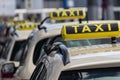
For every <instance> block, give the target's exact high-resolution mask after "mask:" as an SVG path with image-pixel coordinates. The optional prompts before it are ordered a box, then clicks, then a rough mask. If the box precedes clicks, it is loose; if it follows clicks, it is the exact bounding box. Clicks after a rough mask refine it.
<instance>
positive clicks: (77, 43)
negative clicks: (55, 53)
mask: <svg viewBox="0 0 120 80" xmlns="http://www.w3.org/2000/svg"><path fill="white" fill-rule="evenodd" d="M53 42H62V43H64V44H65V45H66V46H67V47H68V48H70V47H79V46H91V45H100V44H111V38H101V39H84V40H67V41H64V40H63V39H62V38H61V37H56V38H54V40H53Z"/></svg>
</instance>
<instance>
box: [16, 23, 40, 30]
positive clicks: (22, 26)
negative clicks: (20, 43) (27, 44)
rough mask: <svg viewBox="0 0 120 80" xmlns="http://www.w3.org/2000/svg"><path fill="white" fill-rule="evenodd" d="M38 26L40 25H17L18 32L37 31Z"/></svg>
mask: <svg viewBox="0 0 120 80" xmlns="http://www.w3.org/2000/svg"><path fill="white" fill-rule="evenodd" d="M38 25H40V24H38V23H34V24H19V25H17V30H33V29H35V28H36V27H37V26H38Z"/></svg>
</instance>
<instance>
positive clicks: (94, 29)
mask: <svg viewBox="0 0 120 80" xmlns="http://www.w3.org/2000/svg"><path fill="white" fill-rule="evenodd" d="M117 36H120V24H118V23H117V22H114V23H112V22H111V23H109V22H108V23H91V24H90V23H89V24H76V25H64V26H63V27H62V37H63V38H64V39H65V40H76V39H89V38H107V37H117Z"/></svg>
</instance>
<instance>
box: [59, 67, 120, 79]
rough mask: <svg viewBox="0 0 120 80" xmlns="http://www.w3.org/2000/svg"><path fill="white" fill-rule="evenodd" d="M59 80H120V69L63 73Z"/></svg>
mask: <svg viewBox="0 0 120 80" xmlns="http://www.w3.org/2000/svg"><path fill="white" fill-rule="evenodd" d="M58 80H120V68H103V69H89V70H81V71H80V70H75V71H63V72H62V73H61V75H60V77H59V79H58Z"/></svg>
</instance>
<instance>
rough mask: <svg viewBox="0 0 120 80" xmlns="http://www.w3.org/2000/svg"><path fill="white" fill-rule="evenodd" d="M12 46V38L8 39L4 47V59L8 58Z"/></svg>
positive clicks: (2, 56)
mask: <svg viewBox="0 0 120 80" xmlns="http://www.w3.org/2000/svg"><path fill="white" fill-rule="evenodd" d="M11 46H12V40H11V39H8V40H7V41H6V43H5V47H4V48H3V51H2V55H1V58H2V59H7V56H8V53H9V51H10V48H11Z"/></svg>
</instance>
